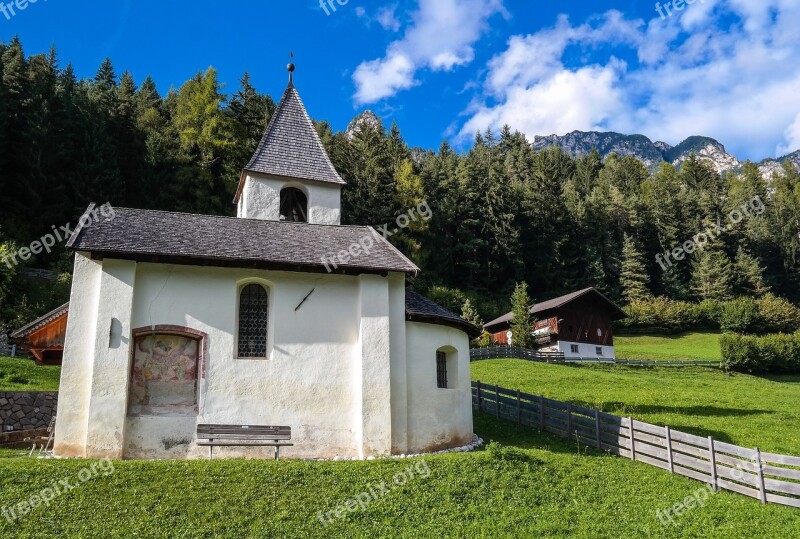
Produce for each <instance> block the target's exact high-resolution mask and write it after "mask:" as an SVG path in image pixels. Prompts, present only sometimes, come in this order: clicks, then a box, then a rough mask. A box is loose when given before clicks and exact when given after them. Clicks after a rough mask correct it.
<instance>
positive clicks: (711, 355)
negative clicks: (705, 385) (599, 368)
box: [614, 331, 722, 361]
mask: <svg viewBox="0 0 800 539" xmlns="http://www.w3.org/2000/svg"><path fill="white" fill-rule="evenodd" d="M720 335H721V334H720V333H715V332H711V331H706V332H694V333H682V334H680V335H659V336H648V335H621V336H615V337H614V348H615V349H616V352H617V358H619V359H646V360H651V361H666V360H683V361H722V350H721V349H720V345H719V337H720Z"/></svg>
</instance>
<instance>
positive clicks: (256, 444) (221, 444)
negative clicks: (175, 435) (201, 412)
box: [197, 442, 294, 447]
mask: <svg viewBox="0 0 800 539" xmlns="http://www.w3.org/2000/svg"><path fill="white" fill-rule="evenodd" d="M197 445H198V446H201V447H210V446H213V447H248V446H252V447H292V446H294V444H283V443H275V444H273V443H259V442H253V443H247V444H239V443H232V442H197Z"/></svg>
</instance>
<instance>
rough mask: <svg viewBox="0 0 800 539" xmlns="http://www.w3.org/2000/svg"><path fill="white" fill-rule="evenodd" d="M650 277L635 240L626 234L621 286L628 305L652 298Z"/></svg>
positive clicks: (623, 248)
mask: <svg viewBox="0 0 800 539" xmlns="http://www.w3.org/2000/svg"><path fill="white" fill-rule="evenodd" d="M649 283H650V276H649V275H648V274H647V268H646V267H645V265H644V262H643V261H642V255H641V253H640V252H639V250H638V249H637V248H636V244H635V243H634V241H633V238H632V237H630V236H629V235H627V234H625V236H624V240H623V246H622V271H621V272H620V286H621V287H622V295H623V297H624V298H625V301H627V302H628V304H630V303H633V302H634V301H643V300H646V299H647V298H649V297H650V291H649V290H648V288H647V287H648V285H649Z"/></svg>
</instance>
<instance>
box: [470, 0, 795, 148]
mask: <svg viewBox="0 0 800 539" xmlns="http://www.w3.org/2000/svg"><path fill="white" fill-rule="evenodd" d="M723 19H724V20H723ZM798 20H800V0H761V1H759V2H755V1H753V0H730V1H729V2H719V1H717V0H706V1H705V2H703V3H700V2H696V3H694V4H692V5H687V6H686V8H685V9H684V10H683V11H682V12H681V13H675V14H674V15H673V16H672V17H668V18H667V19H666V20H662V19H661V18H660V17H658V16H657V15H655V18H654V19H653V20H652V21H650V22H649V23H647V24H645V23H644V22H643V21H638V20H626V19H624V17H623V16H622V15H621V14H619V13H618V12H616V11H611V12H608V13H606V14H605V15H603V16H602V17H600V18H598V17H593V18H591V19H590V20H588V21H586V22H584V23H583V24H580V25H573V24H571V23H570V22H569V21H568V20H567V19H566V18H565V17H563V16H562V17H561V18H559V19H558V21H557V22H556V23H555V25H554V26H553V27H551V28H548V29H544V30H541V31H539V32H536V33H534V34H529V35H519V36H513V37H511V38H510V39H509V40H508V44H507V48H506V49H505V50H504V51H503V52H502V53H500V54H498V55H497V56H496V57H495V58H494V59H492V60H491V61H490V62H489V64H488V72H487V74H486V78H485V81H484V88H483V97H482V98H481V99H480V100H479V101H478V104H477V105H475V104H474V103H473V105H471V106H470V108H469V109H468V110H467V111H466V113H467V115H468V116H469V118H468V119H467V120H466V121H465V122H464V124H463V126H462V129H461V130H460V135H461V136H462V137H463V138H469V137H471V136H472V135H473V134H474V132H475V131H476V130H483V129H486V128H487V127H490V128H493V129H498V128H500V127H501V126H502V125H503V124H504V123H508V124H509V125H511V126H512V127H513V128H516V129H519V130H521V131H523V132H524V133H525V134H526V135H528V136H529V137H531V138H532V137H533V136H534V135H547V134H551V133H558V134H564V133H566V132H569V131H572V130H575V129H579V130H588V129H605V130H614V131H621V132H625V133H643V134H645V135H647V136H649V137H650V138H652V139H653V140H665V141H667V142H670V143H673V144H675V143H678V142H680V141H681V140H683V139H684V138H686V137H688V136H690V135H697V134H700V135H708V136H711V137H714V138H717V139H718V140H720V142H723V143H724V144H726V145H727V146H728V150H729V151H732V152H733V153H736V154H737V155H739V156H742V157H749V158H757V159H760V158H763V157H765V156H767V155H772V153H773V152H774V151H775V150H776V148H778V147H780V149H784V148H790V149H791V150H794V149H797V148H798V147H800V114H799V113H800V72H798V70H797V69H795V68H794V64H795V62H796V58H797V57H799V56H800V32H797V21H798ZM573 45H575V46H579V47H582V48H583V49H590V50H592V51H594V52H595V53H597V54H595V56H594V58H598V57H599V56H598V55H599V54H600V53H602V51H603V50H605V49H606V47H607V46H614V47H615V48H614V50H615V51H616V50H618V49H619V47H624V48H627V50H629V51H630V52H631V53H632V54H633V56H634V57H638V60H639V63H638V64H634V65H631V66H628V65H625V64H624V63H622V62H620V61H619V60H618V59H617V58H615V57H614V56H612V55H611V54H610V53H605V54H606V55H607V56H606V57H605V58H602V59H598V60H595V61H594V63H587V64H585V65H581V66H567V65H565V60H564V58H565V51H566V49H567V47H570V46H573ZM548 107H557V108H556V109H555V110H549V109H548ZM796 117H797V118H796ZM793 119H794V123H791V122H792V120H793ZM790 123H791V125H789V127H787V125H788V124H790ZM784 153H786V152H784Z"/></svg>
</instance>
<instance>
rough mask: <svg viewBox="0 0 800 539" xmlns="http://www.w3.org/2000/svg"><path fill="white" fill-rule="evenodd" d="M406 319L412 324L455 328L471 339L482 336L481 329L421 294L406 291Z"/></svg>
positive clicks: (409, 290)
mask: <svg viewBox="0 0 800 539" xmlns="http://www.w3.org/2000/svg"><path fill="white" fill-rule="evenodd" d="M406 319H407V320H409V321H411V322H428V323H434V324H441V325H444V326H453V327H456V328H458V329H461V330H462V331H465V332H466V333H467V335H470V336H471V337H477V336H478V335H480V329H479V328H477V327H475V326H473V325H472V324H471V323H469V322H467V321H466V320H464V319H463V318H461V317H460V316H458V315H457V314H455V313H452V312H450V311H448V310H447V309H445V308H444V307H442V306H441V305H439V304H438V303H436V302H434V301H433V300H430V299H428V298H426V297H425V296H423V295H421V294H417V293H416V292H414V291H413V290H411V289H408V288H407V289H406Z"/></svg>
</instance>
